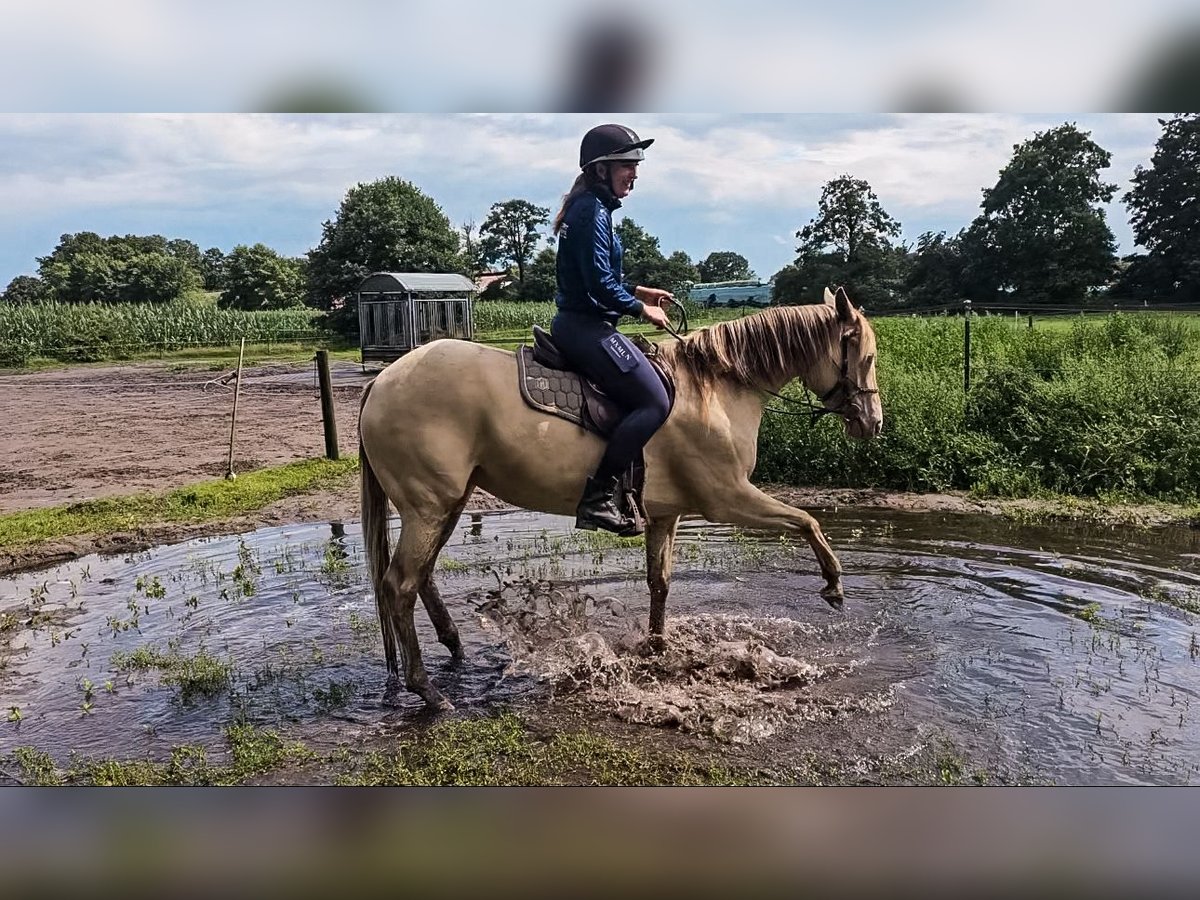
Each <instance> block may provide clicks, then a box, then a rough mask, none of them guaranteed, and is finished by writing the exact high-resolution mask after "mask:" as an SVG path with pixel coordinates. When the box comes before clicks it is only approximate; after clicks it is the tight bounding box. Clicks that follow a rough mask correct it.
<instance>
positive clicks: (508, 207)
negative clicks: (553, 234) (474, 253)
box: [479, 200, 550, 285]
mask: <svg viewBox="0 0 1200 900" xmlns="http://www.w3.org/2000/svg"><path fill="white" fill-rule="evenodd" d="M549 221H550V210H548V209H546V208H545V207H542V206H534V205H533V204H532V203H530V202H529V201H528V200H505V201H504V202H503V203H493V204H492V208H491V210H489V212H488V215H487V218H486V219H484V220H483V224H482V225H480V226H479V247H480V255H481V257H482V259H483V260H484V262H485V263H486V264H487V265H495V264H496V263H500V262H503V263H506V264H509V265H513V266H516V269H517V281H518V282H520V284H521V285H524V283H525V266H526V265H528V263H529V260H530V259H531V258H532V257H533V254H534V252H535V251H536V250H537V244H538V240H539V239H540V238H541V236H542V235H541V232H539V231H538V229H539V228H540V227H541V226H543V225H545V224H546V223H547V222H549Z"/></svg>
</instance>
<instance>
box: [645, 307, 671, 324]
mask: <svg viewBox="0 0 1200 900" xmlns="http://www.w3.org/2000/svg"><path fill="white" fill-rule="evenodd" d="M642 318H643V319H645V320H646V321H647V322H650V323H651V324H653V325H657V326H658V327H659V328H666V327H667V326H668V325H670V324H671V322H670V320H669V319H668V318H667V314H666V313H665V312H663V311H662V310H661V309H659V308H658V307H657V306H643V307H642Z"/></svg>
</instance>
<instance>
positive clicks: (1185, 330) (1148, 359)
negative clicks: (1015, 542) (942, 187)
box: [756, 314, 1200, 503]
mask: <svg viewBox="0 0 1200 900" xmlns="http://www.w3.org/2000/svg"><path fill="white" fill-rule="evenodd" d="M875 325H876V331H877V334H878V337H879V364H878V368H879V384H880V390H881V398H882V401H883V410H884V432H883V435H882V436H881V437H880V438H878V439H876V440H874V441H869V442H857V441H853V440H851V439H849V438H847V437H846V436H845V433H844V429H843V428H842V427H841V425H840V423H837V422H831V421H823V422H821V423H820V424H819V425H817V426H816V427H811V428H810V427H809V425H808V423H807V421H805V420H804V419H796V418H785V417H780V416H772V415H770V414H768V415H767V416H765V417H764V421H763V429H762V432H761V434H760V441H759V464H758V469H757V471H756V477H757V478H759V479H762V480H764V481H771V482H780V483H787V484H808V485H831V486H857V487H862V486H864V485H869V486H874V487H880V488H897V489H903V490H914V491H940V490H946V489H953V488H958V489H970V490H973V491H976V492H977V493H980V494H983V495H994V496H1015V497H1037V496H1042V495H1043V494H1045V493H1057V494H1068V495H1075V496H1080V497H1095V498H1099V499H1101V500H1104V501H1106V502H1114V501H1117V502H1121V501H1130V500H1145V499H1155V500H1163V501H1168V502H1174V503H1194V502H1195V501H1196V500H1197V498H1198V497H1200V392H1198V391H1197V390H1196V389H1195V385H1196V383H1197V376H1200V339H1198V338H1200V332H1198V330H1197V325H1196V324H1195V322H1194V321H1193V320H1191V319H1188V318H1184V317H1180V316H1172V315H1151V314H1138V315H1127V314H1125V315H1122V314H1116V315H1111V316H1107V317H1105V318H1103V319H1099V320H1085V319H1084V318H1082V317H1080V318H1077V319H1074V320H1072V321H1070V323H1069V324H1066V325H1062V326H1059V327H1054V328H1050V329H1046V328H1040V327H1038V328H1033V329H1028V328H1025V327H1024V325H1023V323H1022V324H1021V325H1020V326H1017V325H1014V322H1013V320H1011V319H1007V318H1003V317H983V318H977V319H975V320H974V322H973V324H972V373H973V376H972V386H971V392H970V394H969V395H964V393H963V384H962V348H963V341H962V330H963V322H962V320H961V319H957V318H941V319H882V320H877V321H876V323H875Z"/></svg>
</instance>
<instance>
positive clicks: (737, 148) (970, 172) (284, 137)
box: [0, 113, 1159, 282]
mask: <svg viewBox="0 0 1200 900" xmlns="http://www.w3.org/2000/svg"><path fill="white" fill-rule="evenodd" d="M606 118H609V117H598V116H555V115H542V114H538V115H458V116H449V115H436V114H431V115H417V114H400V115H383V114H373V115H322V116H284V115H252V114H176V113H172V114H145V115H141V114H90V115H89V114H79V115H44V114H43V115H15V114H10V115H5V116H0V144H2V145H3V146H4V147H5V154H4V155H3V156H2V157H0V196H3V197H4V200H5V211H6V213H7V218H8V220H9V222H10V223H12V225H11V226H10V231H11V229H12V228H16V227H17V225H18V224H20V223H25V222H40V223H42V224H43V226H44V228H45V229H46V230H48V231H52V232H53V233H54V234H56V235H57V234H59V233H62V232H67V231H75V230H80V228H82V227H92V226H84V225H82V224H81V223H83V222H85V221H86V222H95V221H104V220H106V218H107V220H120V221H122V222H132V221H134V220H136V221H138V222H145V221H151V222H153V221H156V220H162V221H169V222H171V223H173V227H175V228H179V227H181V226H180V224H179V223H183V225H184V226H186V223H187V222H189V221H195V222H203V223H204V224H205V227H206V228H207V229H208V230H209V232H211V231H212V230H213V229H215V228H216V227H217V226H216V225H214V224H213V223H222V224H221V228H222V229H223V232H222V233H223V234H226V235H227V237H226V238H221V240H222V245H223V246H226V248H228V247H231V246H232V245H233V244H234V243H239V242H242V241H243V240H246V239H247V237H246V235H248V234H253V235H254V236H255V239H256V240H264V241H265V242H267V243H272V240H277V241H279V242H280V245H279V249H281V250H285V251H287V252H300V251H302V250H303V249H306V248H305V247H304V246H298V245H296V242H297V241H303V240H310V241H314V242H315V240H316V239H317V238H318V237H319V224H320V222H321V221H322V220H323V219H325V218H329V217H331V216H332V215H333V214H334V212H335V211H336V209H337V206H338V204H339V203H340V201H341V199H342V197H343V196H344V195H345V192H346V191H347V190H348V189H349V188H350V187H351V186H353V185H354V184H355V183H358V182H361V181H370V180H373V179H376V178H380V177H383V176H386V175H399V176H400V177H403V178H406V179H409V180H411V181H413V182H414V183H416V184H417V185H418V186H419V187H421V188H422V189H423V190H425V191H426V192H427V193H429V194H430V195H431V196H433V197H434V199H435V200H437V201H438V203H439V204H441V205H442V207H443V209H444V210H445V211H446V212H447V214H448V215H449V216H450V217H451V219H452V221H455V222H458V221H462V220H464V219H466V218H473V219H474V220H475V221H476V222H479V221H482V218H483V216H484V215H485V214H486V211H487V208H488V206H489V205H490V204H491V203H493V202H497V201H499V200H503V199H507V198H509V197H525V198H527V199H529V200H531V201H533V202H535V203H538V204H539V205H543V206H549V207H554V206H555V205H556V204H557V202H558V199H559V197H560V196H561V195H562V193H563V192H564V191H565V190H566V189H567V187H568V186H569V185H570V183H571V180H572V179H573V178H574V177H575V174H576V172H577V167H576V161H577V154H578V145H579V139H580V137H581V136H582V134H583V132H584V131H586V130H587V128H589V127H591V126H592V125H594V124H597V122H599V121H602V120H604V119H606ZM615 118H617V119H618V120H619V121H623V122H626V123H628V124H629V125H631V126H632V127H633V128H635V129H636V130H637V131H638V132H639V133H640V134H642V135H643V136H645V137H654V138H656V139H657V140H656V143H655V144H654V146H653V147H651V148H650V150H649V152H648V158H647V161H646V163H645V164H644V165H643V174H642V178H640V179H639V181H638V184H637V190H636V191H635V194H634V196H633V197H632V198H631V199H630V201H629V204H628V206H627V212H628V213H629V214H630V215H632V216H633V217H635V218H636V219H637V220H638V222H639V223H641V224H643V225H645V226H646V227H649V228H651V230H652V231H654V232H655V233H658V234H661V235H662V236H663V238H664V242H665V243H664V246H666V245H667V244H670V245H671V246H670V248H669V249H674V248H676V247H679V248H682V249H686V250H688V251H689V252H691V253H693V254H696V253H699V252H701V250H705V251H707V250H708V249H713V248H720V246H721V245H722V244H728V245H729V246H730V247H731V248H733V247H736V248H737V249H739V252H742V253H743V254H745V255H747V256H749V257H750V258H751V262H752V265H754V266H755V267H756V268H758V269H760V270H766V269H770V270H771V271H774V268H777V266H775V265H774V262H775V261H776V260H779V259H784V258H790V256H788V254H790V252H791V247H790V245H791V243H792V240H793V239H792V237H791V235H790V234H788V233H787V229H789V228H798V227H800V226H801V225H803V224H804V223H805V222H807V221H808V220H809V219H810V218H811V217H812V216H813V215H814V214H815V212H816V206H817V201H818V199H819V197H820V191H821V187H822V185H823V184H824V183H825V182H826V181H828V180H829V179H831V178H834V177H836V176H838V175H841V174H846V173H848V174H851V175H853V176H855V177H858V178H864V179H866V180H867V181H868V182H869V183H870V184H871V186H872V188H873V189H874V190H875V192H876V193H877V194H878V196H879V198H880V200H881V202H882V203H883V206H884V208H885V209H887V210H888V211H889V212H890V213H891V214H892V215H893V216H895V217H896V218H898V219H899V220H900V221H901V222H902V223H905V225H906V228H905V232H906V236H908V237H909V238H910V239H912V238H913V237H915V234H916V233H917V232H915V231H913V230H912V229H913V228H914V227H916V226H919V228H920V230H924V228H926V227H936V228H945V229H947V230H949V231H952V232H953V231H957V230H958V228H960V227H962V226H964V225H966V224H967V223H968V222H969V221H970V219H971V218H972V217H973V216H974V215H975V214H976V212H977V210H978V205H979V200H980V190H981V189H982V188H983V187H985V186H990V185H991V184H994V183H995V180H996V177H997V174H998V172H999V170H1000V168H1001V167H1002V166H1003V165H1005V163H1006V162H1007V161H1008V159H1009V158H1010V156H1011V153H1012V147H1013V145H1014V144H1016V143H1019V142H1020V141H1023V140H1026V139H1027V138H1029V137H1031V136H1032V135H1033V133H1034V132H1035V131H1038V130H1043V129H1045V128H1050V127H1053V126H1055V125H1057V124H1059V123H1061V122H1062V121H1066V120H1071V121H1077V122H1078V123H1079V125H1080V127H1081V128H1084V129H1088V130H1092V131H1093V132H1094V137H1095V139H1096V140H1097V142H1098V143H1100V144H1101V146H1104V147H1106V148H1108V149H1110V150H1111V151H1112V153H1113V166H1112V168H1111V169H1109V170H1107V171H1106V173H1105V177H1106V178H1108V180H1110V181H1114V182H1118V183H1119V184H1120V185H1121V190H1122V192H1123V191H1124V189H1125V188H1126V187H1127V184H1128V179H1129V177H1130V175H1131V174H1132V170H1133V166H1134V165H1135V164H1137V163H1141V164H1143V165H1145V164H1148V160H1149V158H1150V154H1151V152H1152V150H1153V145H1154V142H1155V141H1156V140H1157V137H1158V134H1159V126H1158V123H1157V120H1156V118H1155V117H1154V116H1152V115H1144V114H1140V115H1129V116H1105V115H1098V116H1062V117H1058V116H1049V115H1047V116H1018V115H1009V114H992V115H871V116H826V115H801V116H789V115H749V116H718V115H681V116H667V115H630V116H618V117H615ZM1118 199H1119V198H1118ZM1109 218H1110V223H1111V224H1112V225H1113V227H1114V230H1115V231H1116V232H1117V237H1118V239H1119V240H1120V241H1121V242H1122V244H1123V245H1124V247H1125V251H1126V252H1128V250H1129V249H1130V243H1131V241H1130V238H1129V232H1128V227H1127V225H1126V224H1125V213H1124V209H1123V207H1122V206H1121V205H1120V204H1119V202H1116V203H1114V204H1113V205H1112V206H1110V213H1109ZM301 222H303V223H308V224H307V225H305V226H303V227H301V226H300V225H298V224H297V223H301ZM97 227H98V226H97ZM121 227H132V225H130V226H124V225H123V226H121ZM161 227H162V228H164V229H165V228H166V227H167V226H166V225H163V226H161ZM156 230H157V229H156ZM14 233H15V232H14ZM272 234H279V235H280V237H279V238H274V239H273V238H272ZM785 234H786V237H780V235H785ZM302 235H307V237H303V236H302ZM10 236H11V235H10ZM179 236H183V237H186V236H188V235H187V234H186V233H181V234H180V235H179ZM284 236H286V238H285V237H284ZM27 240H28V239H26V245H27ZM285 240H286V241H288V242H291V243H290V245H287V246H284V243H283V242H284V241H285ZM10 242H11V241H10ZM2 243H3V242H0V244H2ZM785 247H786V248H787V253H786V254H785V253H784V250H783V248H785ZM754 248H758V249H757V250H756V249H754ZM49 249H50V248H49V247H45V248H42V249H41V250H39V251H37V252H48V251H49ZM5 252H7V253H10V254H11V253H12V252H15V251H14V250H11V249H8V250H0V282H4V281H5V278H6V276H7V277H11V274H9V273H15V272H16V271H26V270H28V266H29V263H28V261H27V260H25V259H24V258H22V259H19V260H14V259H12V258H11V257H8V256H4V255H3V254H4V253H5ZM23 252H24V253H26V254H28V250H27V249H26V250H23ZM767 258H769V259H770V260H771V265H765V264H764V263H763V262H762V261H760V260H761V259H767Z"/></svg>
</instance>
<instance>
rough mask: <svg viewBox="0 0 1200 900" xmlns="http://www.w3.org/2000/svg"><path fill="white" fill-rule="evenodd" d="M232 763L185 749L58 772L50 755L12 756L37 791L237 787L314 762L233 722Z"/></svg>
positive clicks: (89, 762)
mask: <svg viewBox="0 0 1200 900" xmlns="http://www.w3.org/2000/svg"><path fill="white" fill-rule="evenodd" d="M222 749H223V750H224V751H225V753H226V754H227V756H228V757H229V762H228V763H227V764H225V765H214V764H212V763H211V762H210V761H209V753H208V750H207V749H206V748H204V747H199V746H195V745H192V744H185V745H182V746H179V747H175V748H174V749H173V750H172V751H171V758H170V760H169V761H167V762H156V761H154V760H150V759H134V760H116V759H72V762H71V765H70V766H69V767H68V768H66V769H60V768H58V767H57V766H56V765H55V763H54V760H53V759H52V758H51V757H50V755H49V754H48V753H45V752H44V751H41V750H38V749H36V748H34V747H18V748H17V749H16V750H14V751H13V753H12V754H11V756H12V759H13V761H14V762H15V763H16V764H17V767H18V770H19V778H20V780H21V782H22V783H23V784H26V785H39V786H58V785H96V786H104V787H132V786H136V785H146V786H160V785H237V784H245V783H247V782H248V781H251V780H252V779H255V778H258V777H261V776H263V775H266V774H268V773H270V772H273V771H275V770H276V769H278V768H280V767H281V766H283V765H285V764H288V763H303V762H305V761H307V760H309V759H311V758H312V757H313V755H314V754H313V753H312V751H311V750H309V749H308V748H307V747H305V746H304V745H302V744H300V743H297V742H294V741H285V740H284V739H283V738H282V737H280V736H279V734H278V733H277V732H275V731H272V730H269V729H261V728H257V727H255V726H253V725H249V724H246V723H235V724H233V725H230V726H229V727H228V728H227V729H226V730H225V747H224V748H222Z"/></svg>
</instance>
